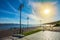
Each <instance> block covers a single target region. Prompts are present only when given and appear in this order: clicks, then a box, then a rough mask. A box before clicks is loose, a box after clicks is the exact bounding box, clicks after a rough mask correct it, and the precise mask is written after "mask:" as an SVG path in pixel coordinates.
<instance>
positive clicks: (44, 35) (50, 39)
mask: <svg viewBox="0 0 60 40" xmlns="http://www.w3.org/2000/svg"><path fill="white" fill-rule="evenodd" d="M18 40H60V32H55V31H40V32H38V33H35V34H32V35H29V36H26V37H24V38H22V39H18Z"/></svg>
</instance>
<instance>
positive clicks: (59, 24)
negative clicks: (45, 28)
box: [46, 20, 60, 26]
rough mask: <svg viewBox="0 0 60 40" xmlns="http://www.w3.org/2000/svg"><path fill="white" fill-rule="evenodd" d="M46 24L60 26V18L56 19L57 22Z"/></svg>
mask: <svg viewBox="0 0 60 40" xmlns="http://www.w3.org/2000/svg"><path fill="white" fill-rule="evenodd" d="M46 24H56V25H55V26H60V20H59V21H55V22H51V23H46Z"/></svg>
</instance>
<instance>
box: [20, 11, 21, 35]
mask: <svg viewBox="0 0 60 40" xmlns="http://www.w3.org/2000/svg"><path fill="white" fill-rule="evenodd" d="M20 34H21V10H20Z"/></svg>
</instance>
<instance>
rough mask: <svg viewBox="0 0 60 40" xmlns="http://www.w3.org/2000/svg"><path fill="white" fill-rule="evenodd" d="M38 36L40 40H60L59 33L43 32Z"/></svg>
mask: <svg viewBox="0 0 60 40" xmlns="http://www.w3.org/2000/svg"><path fill="white" fill-rule="evenodd" d="M40 36H41V37H40V39H41V40H60V32H53V31H44V32H43V33H41V35H40Z"/></svg>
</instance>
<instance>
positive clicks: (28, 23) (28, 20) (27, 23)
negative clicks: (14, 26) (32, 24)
mask: <svg viewBox="0 0 60 40" xmlns="http://www.w3.org/2000/svg"><path fill="white" fill-rule="evenodd" d="M28 27H29V17H27V30H28Z"/></svg>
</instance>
